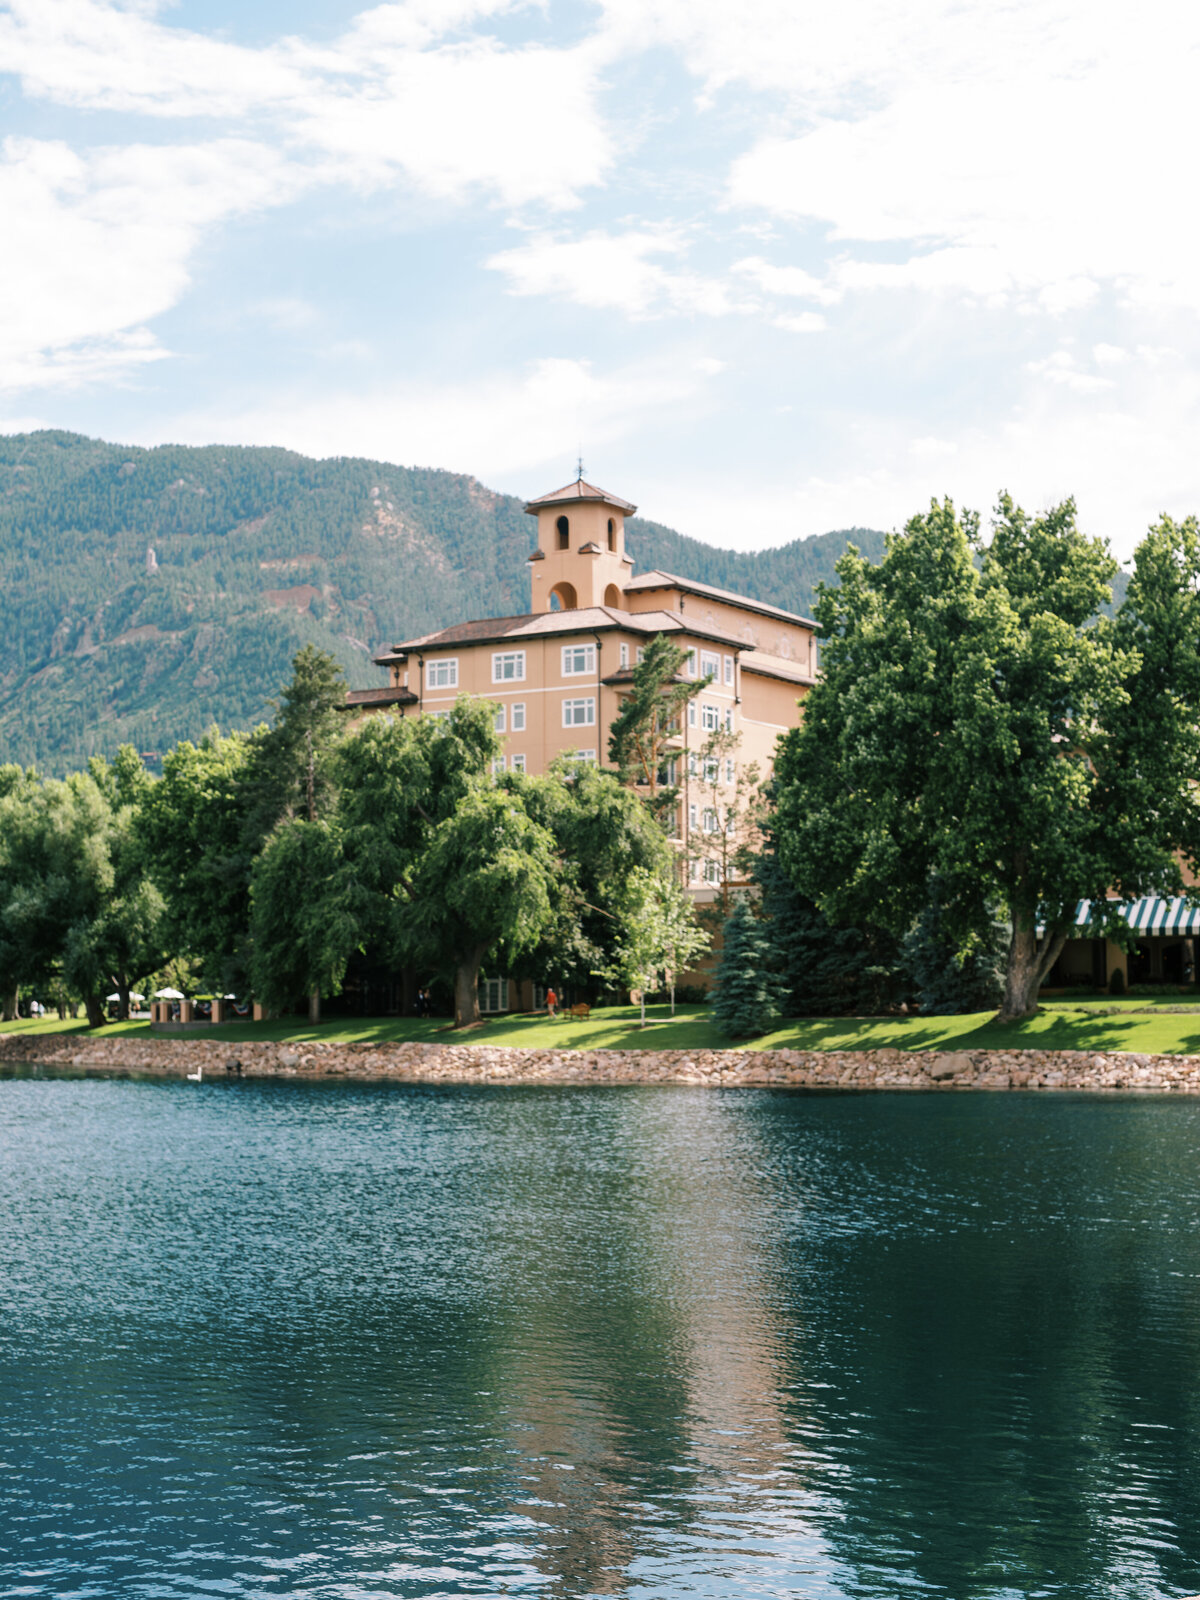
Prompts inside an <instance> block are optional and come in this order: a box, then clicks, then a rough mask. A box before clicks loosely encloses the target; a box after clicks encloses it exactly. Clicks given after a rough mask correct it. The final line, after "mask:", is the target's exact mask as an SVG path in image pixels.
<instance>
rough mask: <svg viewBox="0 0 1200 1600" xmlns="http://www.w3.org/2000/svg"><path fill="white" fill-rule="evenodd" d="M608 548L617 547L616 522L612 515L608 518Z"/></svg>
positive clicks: (613, 548)
mask: <svg viewBox="0 0 1200 1600" xmlns="http://www.w3.org/2000/svg"><path fill="white" fill-rule="evenodd" d="M608 548H609V549H610V550H615V549H616V548H617V524H616V519H615V518H613V517H609V519H608Z"/></svg>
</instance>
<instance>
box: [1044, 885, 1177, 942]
mask: <svg viewBox="0 0 1200 1600" xmlns="http://www.w3.org/2000/svg"><path fill="white" fill-rule="evenodd" d="M1198 892H1200V891H1198ZM1110 909H1111V908H1110ZM1120 911H1121V914H1122V916H1123V917H1124V918H1125V921H1126V922H1127V923H1128V924H1129V926H1130V927H1131V928H1133V929H1134V930H1135V931H1136V932H1138V933H1145V934H1157V935H1164V934H1165V935H1170V936H1174V937H1176V938H1190V937H1191V935H1192V934H1198V935H1200V899H1196V900H1188V899H1185V898H1184V897H1183V896H1182V895H1180V896H1179V897H1178V898H1177V899H1174V900H1168V899H1164V898H1163V897H1161V896H1160V895H1154V894H1150V895H1145V896H1143V898H1142V899H1140V900H1129V901H1126V902H1124V903H1123V904H1122V905H1121V906H1120ZM1091 921H1092V902H1091V901H1090V900H1081V901H1080V902H1079V907H1078V910H1077V911H1076V914H1075V926H1076V927H1077V928H1087V927H1089V926H1090V925H1091Z"/></svg>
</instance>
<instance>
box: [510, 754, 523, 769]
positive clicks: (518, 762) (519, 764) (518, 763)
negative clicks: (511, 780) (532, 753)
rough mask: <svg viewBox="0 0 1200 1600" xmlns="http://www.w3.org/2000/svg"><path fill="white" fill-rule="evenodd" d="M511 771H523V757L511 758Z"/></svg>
mask: <svg viewBox="0 0 1200 1600" xmlns="http://www.w3.org/2000/svg"><path fill="white" fill-rule="evenodd" d="M512 769H513V771H514V772H524V771H525V757H524V756H513V758H512Z"/></svg>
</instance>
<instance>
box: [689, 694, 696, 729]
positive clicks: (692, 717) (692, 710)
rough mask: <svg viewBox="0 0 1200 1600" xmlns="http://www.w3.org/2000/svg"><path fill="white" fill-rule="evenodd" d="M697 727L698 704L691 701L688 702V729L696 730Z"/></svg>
mask: <svg viewBox="0 0 1200 1600" xmlns="http://www.w3.org/2000/svg"><path fill="white" fill-rule="evenodd" d="M695 726H696V702H695V701H694V700H689V701H688V727H689V728H694V727H695Z"/></svg>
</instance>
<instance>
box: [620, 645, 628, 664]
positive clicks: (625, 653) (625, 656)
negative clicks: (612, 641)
mask: <svg viewBox="0 0 1200 1600" xmlns="http://www.w3.org/2000/svg"><path fill="white" fill-rule="evenodd" d="M621 665H622V666H623V667H627V666H628V665H629V646H628V645H627V644H623V645H622V646H621Z"/></svg>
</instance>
